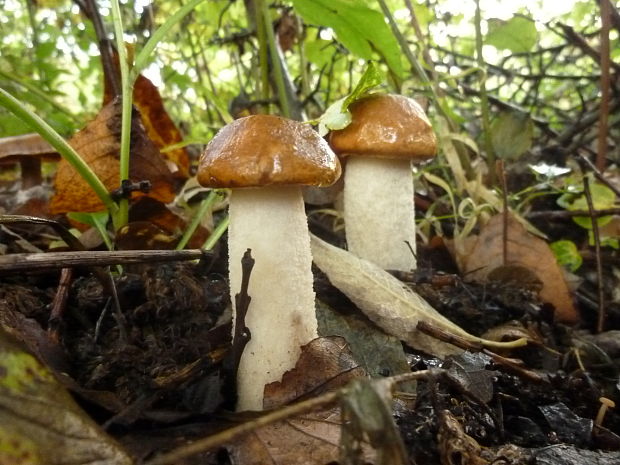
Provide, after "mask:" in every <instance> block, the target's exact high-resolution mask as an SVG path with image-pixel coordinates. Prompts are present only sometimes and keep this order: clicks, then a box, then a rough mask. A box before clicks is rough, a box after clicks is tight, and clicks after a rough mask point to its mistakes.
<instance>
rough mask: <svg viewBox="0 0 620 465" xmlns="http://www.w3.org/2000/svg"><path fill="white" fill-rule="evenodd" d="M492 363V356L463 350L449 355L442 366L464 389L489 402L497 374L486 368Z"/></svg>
mask: <svg viewBox="0 0 620 465" xmlns="http://www.w3.org/2000/svg"><path fill="white" fill-rule="evenodd" d="M490 364H491V357H489V356H488V355H486V354H483V353H480V352H463V353H462V354H459V355H457V356H455V357H449V358H448V359H447V360H446V361H445V362H444V363H443V364H442V366H441V367H442V368H444V369H446V370H448V374H449V376H450V377H451V378H452V379H453V380H454V381H456V382H457V383H459V384H460V385H461V387H462V388H463V390H465V391H466V392H469V393H471V394H472V396H474V397H475V398H476V399H479V400H481V401H482V402H484V403H488V402H490V401H491V399H492V398H493V380H494V378H495V377H496V376H497V372H496V371H493V370H487V369H486V366H487V365H490Z"/></svg>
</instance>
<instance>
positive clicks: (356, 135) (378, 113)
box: [329, 94, 437, 271]
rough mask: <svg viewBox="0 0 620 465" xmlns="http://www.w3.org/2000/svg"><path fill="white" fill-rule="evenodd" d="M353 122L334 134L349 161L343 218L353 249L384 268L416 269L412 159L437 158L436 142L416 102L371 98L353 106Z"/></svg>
mask: <svg viewBox="0 0 620 465" xmlns="http://www.w3.org/2000/svg"><path fill="white" fill-rule="evenodd" d="M349 110H350V111H351V114H352V122H351V124H350V125H349V126H347V127H346V128H344V129H342V130H338V131H333V132H332V133H331V134H330V139H329V140H330V145H331V147H332V148H333V149H334V151H335V152H336V153H337V154H339V155H340V156H343V157H348V158H347V163H346V166H345V174H344V220H345V232H346V237H347V244H348V248H349V250H350V251H351V252H352V253H354V254H355V255H357V256H358V257H361V258H364V259H366V260H369V261H371V262H374V263H375V264H377V265H379V266H380V267H382V268H384V269H390V270H401V271H409V270H411V269H414V268H416V259H415V255H414V254H413V253H412V251H411V250H410V249H409V247H408V246H407V242H408V243H409V244H410V246H411V247H412V249H413V251H414V252H415V217H414V216H415V215H414V205H413V195H414V187H413V176H412V171H411V163H412V161H422V160H426V159H429V158H432V157H433V156H434V155H435V152H436V145H437V141H436V138H435V134H434V132H433V129H432V128H431V125H430V122H429V121H428V118H427V117H426V115H425V114H424V111H423V110H422V108H421V107H420V106H419V105H418V104H417V103H416V102H415V101H414V100H412V99H410V98H407V97H404V96H401V95H390V94H372V95H370V96H368V97H365V98H362V99H360V100H358V101H356V102H354V103H353V104H352V105H351V106H350V107H349Z"/></svg>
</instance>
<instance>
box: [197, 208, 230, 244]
mask: <svg viewBox="0 0 620 465" xmlns="http://www.w3.org/2000/svg"><path fill="white" fill-rule="evenodd" d="M229 223H230V218H229V216H228V215H226V217H225V218H224V219H223V220H222V221H220V222H219V223H218V225H217V226H216V227H215V229H214V230H213V232H212V233H211V235H210V236H209V238H208V239H207V240H206V241H205V243H204V244H203V245H202V248H203V249H204V250H211V249H212V248H213V246H215V244H217V241H219V240H220V237H222V234H224V233H225V232H226V230H227V229H228V224H229Z"/></svg>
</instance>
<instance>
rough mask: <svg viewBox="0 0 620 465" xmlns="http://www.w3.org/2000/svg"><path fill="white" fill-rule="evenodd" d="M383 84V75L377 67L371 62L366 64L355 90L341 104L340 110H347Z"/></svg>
mask: <svg viewBox="0 0 620 465" xmlns="http://www.w3.org/2000/svg"><path fill="white" fill-rule="evenodd" d="M382 83H383V75H382V74H381V71H379V68H377V65H376V64H375V63H374V62H373V61H371V62H369V63H368V67H367V68H366V70H365V71H364V74H362V77H361V78H360V80H359V81H358V83H357V85H356V86H355V89H353V91H352V92H351V93H350V94H349V95H348V96H347V97H346V98H345V100H344V102H343V103H342V108H343V109H345V110H347V109H348V108H349V105H351V104H352V103H353V102H355V101H356V100H358V99H360V98H362V97H364V96H365V95H366V94H367V93H368V92H370V91H371V90H372V89H374V88H375V87H377V86H380V85H381V84H382Z"/></svg>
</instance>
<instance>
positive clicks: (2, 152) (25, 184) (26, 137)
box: [0, 133, 60, 190]
mask: <svg viewBox="0 0 620 465" xmlns="http://www.w3.org/2000/svg"><path fill="white" fill-rule="evenodd" d="M58 160H60V155H59V154H58V152H56V150H54V148H53V147H52V146H51V145H49V144H48V143H47V142H46V141H45V140H44V139H43V138H42V137H41V136H40V135H39V134H34V133H33V134H23V135H21V136H12V137H3V138H0V164H5V163H19V164H20V167H21V180H22V184H21V188H22V189H24V190H25V189H29V188H31V187H34V186H39V185H41V183H42V182H43V176H42V175H41V162H42V161H58Z"/></svg>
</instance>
